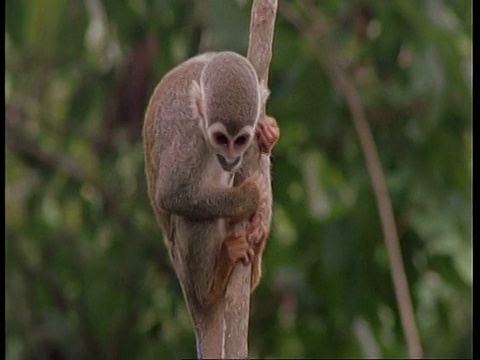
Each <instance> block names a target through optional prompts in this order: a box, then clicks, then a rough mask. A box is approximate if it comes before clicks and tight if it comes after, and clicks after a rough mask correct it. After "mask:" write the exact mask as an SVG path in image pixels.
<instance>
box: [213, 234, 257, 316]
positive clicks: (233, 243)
mask: <svg viewBox="0 0 480 360" xmlns="http://www.w3.org/2000/svg"><path fill="white" fill-rule="evenodd" d="M251 252H252V250H251V249H250V246H249V244H248V242H247V238H246V236H245V232H241V231H239V232H237V231H235V230H234V231H233V232H232V234H230V235H228V236H227V237H226V238H225V240H224V241H223V244H222V248H221V250H220V255H219V257H218V262H217V265H216V268H215V274H214V275H213V281H212V286H211V288H210V293H209V295H208V296H207V299H206V301H205V305H206V306H207V307H208V306H210V305H212V304H214V303H215V302H217V301H218V300H219V299H220V298H221V297H222V296H223V294H224V293H225V289H226V288H227V284H228V279H229V278H230V274H231V273H232V270H233V267H234V266H235V263H236V262H237V261H242V262H243V263H244V264H248V263H249V259H250V258H252V256H253V255H252V254H251Z"/></svg>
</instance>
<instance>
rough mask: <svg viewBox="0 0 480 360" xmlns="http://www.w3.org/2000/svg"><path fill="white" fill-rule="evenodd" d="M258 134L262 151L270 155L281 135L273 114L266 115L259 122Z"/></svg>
mask: <svg viewBox="0 0 480 360" xmlns="http://www.w3.org/2000/svg"><path fill="white" fill-rule="evenodd" d="M256 135H257V138H258V144H259V146H260V151H261V152H262V153H265V154H268V155H269V154H270V153H271V152H272V149H273V146H274V145H275V143H276V142H277V141H278V139H279V137H280V128H279V127H278V124H277V121H276V120H275V119H274V118H273V117H271V116H265V117H264V118H263V119H261V120H259V122H258V125H257V131H256Z"/></svg>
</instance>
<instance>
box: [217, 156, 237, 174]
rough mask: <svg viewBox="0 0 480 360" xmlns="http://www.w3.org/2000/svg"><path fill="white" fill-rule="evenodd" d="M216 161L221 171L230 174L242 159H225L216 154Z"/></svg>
mask: <svg viewBox="0 0 480 360" xmlns="http://www.w3.org/2000/svg"><path fill="white" fill-rule="evenodd" d="M217 160H218V162H219V163H220V166H221V167H222V169H223V170H225V171H227V172H231V171H233V170H235V169H236V168H237V167H238V165H239V164H240V160H242V157H241V156H237V157H234V158H225V157H224V156H222V155H220V154H217Z"/></svg>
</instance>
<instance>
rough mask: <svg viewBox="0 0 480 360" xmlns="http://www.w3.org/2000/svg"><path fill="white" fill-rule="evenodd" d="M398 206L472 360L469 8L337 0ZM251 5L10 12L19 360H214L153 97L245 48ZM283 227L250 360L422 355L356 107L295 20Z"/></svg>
mask: <svg viewBox="0 0 480 360" xmlns="http://www.w3.org/2000/svg"><path fill="white" fill-rule="evenodd" d="M320 6H321V8H320V9H321V11H322V12H323V13H324V14H325V16H326V17H327V19H328V23H327V26H328V28H329V30H330V31H331V34H332V36H333V41H334V42H335V44H336V46H337V47H338V49H339V52H340V56H341V57H342V62H343V63H342V65H343V66H344V67H345V68H346V69H347V71H348V72H349V74H351V76H352V79H353V80H354V82H355V85H356V87H357V89H358V91H359V93H360V96H361V97H362V101H363V104H364V106H365V110H366V112H367V117H368V119H369V122H370V125H371V126H372V129H373V132H374V137H375V141H376V144H377V147H378V151H379V154H380V158H381V162H382V165H383V169H384V172H385V177H386V181H387V186H388V190H389V195H390V196H391V199H392V203H393V207H394V212H395V216H396V222H397V227H398V232H399V236H400V240H401V246H402V252H403V258H404V262H405V266H406V271H407V277H408V280H409V286H410V291H411V295H412V300H413V305H414V310H415V314H416V317H417V323H418V327H419V332H420V337H421V341H422V344H423V347H424V351H425V356H426V357H446V358H454V357H455V358H463V357H471V356H472V350H471V346H472V281H473V274H472V233H471V228H472V219H471V208H472V203H471V178H472V157H471V154H472V133H471V120H472V114H471V104H472V101H471V99H472V85H471V72H472V63H471V59H472V54H471V51H472V36H471V29H472V28H471V18H472V13H471V3H470V2H468V1H456V2H452V1H447V0H438V1H429V0H422V1H419V0H398V1H389V2H375V1H366V2H360V1H343V2H339V1H334V0H329V1H322V2H321V5H320ZM249 7H250V2H245V1H236V2H235V1H224V0H209V1H207V0H205V1H198V2H197V1H195V2H190V1H173V0H160V1H153V0H135V1H120V2H119V1H113V0H105V1H103V2H102V1H100V0H89V1H85V2H69V1H65V0H51V1H45V0H43V1H29V0H8V1H7V3H6V17H5V19H6V33H5V41H6V44H5V50H6V59H5V62H6V69H5V76H6V82H5V95H6V98H5V100H6V131H7V136H6V138H7V146H6V157H5V159H6V190H5V191H6V203H5V207H6V244H5V251H6V256H5V259H6V277H5V281H6V296H5V301H6V304H5V316H6V319H5V331H6V345H7V347H6V357H7V359H17V358H53V357H56V358H68V359H70V358H119V359H156V358H182V357H183V358H185V357H194V356H195V344H194V337H193V332H192V329H191V325H190V320H189V317H188V313H187V311H186V308H185V305H184V303H183V299H182V295H181V291H180V287H179V285H178V282H177V279H176V278H175V275H174V273H173V271H172V269H171V267H170V264H169V260H168V256H167V253H166V251H165V247H164V245H163V241H162V239H161V235H160V231H159V229H158V226H157V224H156V222H155V218H154V215H153V211H152V210H151V207H150V203H149V200H148V197H147V194H146V185H145V175H144V161H143V146H142V139H141V127H142V122H143V112H144V109H145V107H146V104H147V102H148V98H149V96H150V94H151V92H152V90H153V88H154V86H155V85H156V83H157V82H158V81H159V79H160V78H161V76H162V75H163V74H165V73H166V72H167V71H168V70H169V69H170V68H171V67H172V66H174V65H175V64H176V63H178V62H180V61H182V60H184V59H185V58H186V57H188V56H191V55H193V54H195V53H197V52H198V51H206V50H212V49H215V50H217V49H232V50H236V51H239V52H243V53H245V51H246V47H247V41H248V36H247V35H248V28H247V27H248V23H249V16H250V10H249ZM270 88H271V90H272V94H271V97H270V100H269V103H268V113H269V114H271V115H273V116H275V117H276V118H277V119H278V121H279V124H280V128H281V131H282V137H281V140H280V142H279V143H278V145H277V146H276V148H275V150H274V156H273V186H274V194H275V204H274V211H275V214H274V220H273V226H272V233H271V236H270V239H269V244H268V247H267V250H266V254H265V260H264V276H263V280H262V283H261V285H260V287H259V288H258V290H257V291H256V292H255V293H254V296H253V298H252V313H251V322H250V352H251V356H252V357H262V358H263V357H269V358H280V357H296V358H298V357H309V358H318V357H330V358H333V357H335V358H337V357H361V356H362V357H371V356H379V357H405V356H406V345H405V340H404V335H403V332H402V328H401V324H400V319H399V315H398V309H397V304H396V299H395V293H394V290H393V286H392V282H391V274H390V268H389V261H388V257H387V253H386V250H385V246H384V242H383V233H382V230H381V225H380V222H379V216H378V210H377V207H376V206H377V205H376V201H375V198H374V195H373V192H372V185H371V181H370V177H369V174H368V172H367V169H366V166H365V159H364V156H363V153H362V151H361V148H360V146H359V142H358V139H357V134H356V132H355V129H354V127H353V123H352V121H351V116H350V113H349V111H348V108H347V106H346V104H345V102H344V100H343V98H342V95H341V94H340V93H339V91H338V88H337V87H336V86H335V84H332V83H331V80H330V77H329V76H327V74H325V73H324V69H323V68H322V67H321V65H320V64H319V63H317V61H316V59H315V57H314V56H313V54H312V52H311V49H310V48H309V47H308V45H307V41H306V35H305V34H303V33H299V32H298V31H297V30H296V29H295V28H294V27H292V25H291V24H289V23H288V21H287V20H286V19H285V18H283V17H282V16H280V15H279V17H278V19H277V26H276V32H275V44H274V54H273V62H272V66H271V71H270Z"/></svg>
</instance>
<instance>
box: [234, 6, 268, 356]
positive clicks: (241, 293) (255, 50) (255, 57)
mask: <svg viewBox="0 0 480 360" xmlns="http://www.w3.org/2000/svg"><path fill="white" fill-rule="evenodd" d="M276 14H277V0H254V1H253V4H252V12H251V18H250V38H249V44H248V53H247V58H248V60H250V62H251V63H252V65H253V67H254V68H255V70H256V72H257V76H258V79H259V81H260V83H261V84H263V85H264V86H265V87H267V84H268V69H269V67H270V61H271V59H272V43H273V32H274V27H275V18H276ZM260 113H261V114H260V116H261V117H263V116H264V115H265V104H263V105H262V108H261V109H260ZM261 167H262V169H261V171H262V173H263V174H266V175H267V176H268V182H270V176H269V174H270V158H269V157H268V156H262V158H261ZM269 191H271V188H269ZM250 277H251V266H244V265H242V264H237V265H236V266H235V268H234V269H233V272H232V274H231V276H230V280H229V284H228V286H227V291H226V294H225V313H224V319H225V332H224V349H225V352H224V356H225V357H226V358H236V359H241V358H244V359H245V358H247V357H248V318H249V312H250V309H249V308H250Z"/></svg>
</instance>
